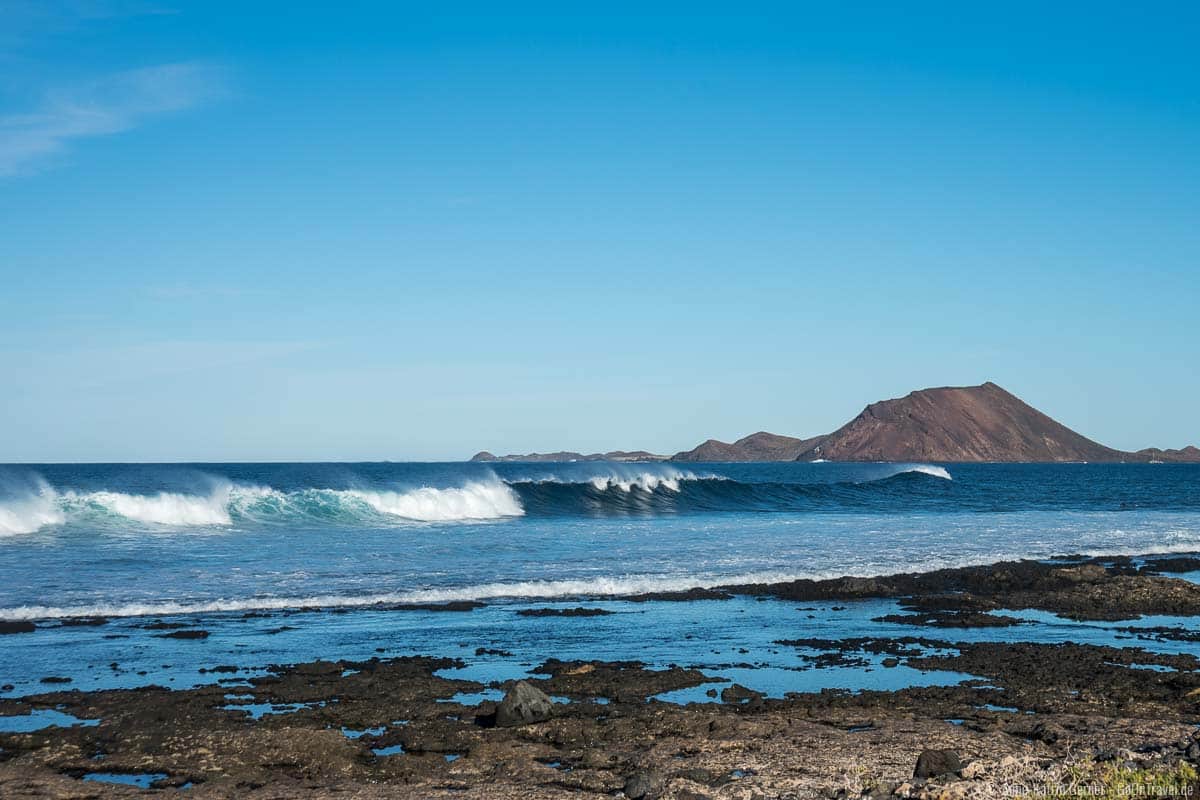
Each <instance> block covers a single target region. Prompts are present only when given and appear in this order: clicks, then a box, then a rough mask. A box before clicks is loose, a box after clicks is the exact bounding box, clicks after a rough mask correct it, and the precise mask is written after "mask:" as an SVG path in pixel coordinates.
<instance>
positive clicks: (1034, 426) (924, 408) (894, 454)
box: [472, 382, 1200, 463]
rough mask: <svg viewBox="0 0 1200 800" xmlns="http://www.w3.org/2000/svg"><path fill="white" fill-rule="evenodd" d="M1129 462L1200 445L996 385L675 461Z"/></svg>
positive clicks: (1179, 458)
mask: <svg viewBox="0 0 1200 800" xmlns="http://www.w3.org/2000/svg"><path fill="white" fill-rule="evenodd" d="M817 459H825V460H827V461H1035V462H1037V461H1050V462H1053V461H1132V462H1143V463H1144V462H1150V461H1154V462H1158V461H1164V462H1183V461H1190V462H1200V448H1196V447H1184V448H1182V449H1180V450H1161V449H1159V448H1157V447H1151V448H1146V449H1145V450H1138V451H1137V452H1136V453H1127V452H1124V451H1122V450H1114V449H1113V448H1111V447H1105V446H1104V445H1102V444H1099V443H1098V442H1094V441H1092V440H1091V439H1088V438H1087V437H1086V436H1083V435H1081V434H1078V433H1076V432H1075V431H1073V430H1071V429H1070V428H1068V427H1066V426H1065V425H1063V424H1061V423H1059V422H1056V421H1054V420H1053V419H1051V418H1050V417H1048V416H1046V415H1045V414H1043V413H1042V412H1040V411H1038V410H1037V409H1036V408H1034V407H1033V406H1031V405H1029V404H1028V403H1026V402H1024V401H1023V400H1021V399H1020V398H1018V397H1016V396H1014V395H1012V394H1010V393H1009V392H1006V391H1005V390H1004V389H1001V388H1000V387H999V386H997V385H996V384H994V383H991V382H988V383H985V384H982V385H981V386H945V387H941V388H938V389H921V390H919V391H916V392H912V393H910V394H908V395H907V396H905V397H899V398H896V399H894V400H881V401H880V402H878V403H872V404H871V405H869V406H867V407H866V408H865V409H863V411H862V413H861V414H859V415H858V416H857V417H855V418H854V419H852V420H850V421H849V422H848V423H846V424H845V425H843V426H842V427H840V428H838V429H837V430H836V431H834V432H833V433H830V434H827V435H825V436H814V437H812V438H810V439H797V438H794V437H791V436H779V435H777V434H774V433H767V432H765V431H759V432H758V433H752V434H750V435H749V436H746V437H744V438H741V439H738V440H737V441H736V442H732V443H730V442H721V441H718V440H716V439H709V440H708V441H706V442H704V443H703V444H701V445H699V446H698V447H695V448H693V449H691V450H686V451H684V452H682V453H676V454H675V455H673V456H671V458H670V459H669V460H671V461H815V460H817ZM601 460H603V461H661V460H664V459H663V457H662V456H656V455H653V454H652V453H647V452H644V451H635V452H632V453H629V452H623V451H615V452H611V453H594V454H592V455H582V454H580V453H546V454H539V453H530V454H528V455H523V456H515V455H513V456H499V457H497V456H494V455H492V454H491V453H487V452H484V453H479V454H478V455H476V456H475V457H474V458H473V459H472V461H601Z"/></svg>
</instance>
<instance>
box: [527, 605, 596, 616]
mask: <svg viewBox="0 0 1200 800" xmlns="http://www.w3.org/2000/svg"><path fill="white" fill-rule="evenodd" d="M613 613H616V612H613V611H609V610H607V609H603V608H584V607H582V606H580V607H578V608H522V609H521V610H519V611H518V612H517V616H518V617H605V616H608V615H609V614H613Z"/></svg>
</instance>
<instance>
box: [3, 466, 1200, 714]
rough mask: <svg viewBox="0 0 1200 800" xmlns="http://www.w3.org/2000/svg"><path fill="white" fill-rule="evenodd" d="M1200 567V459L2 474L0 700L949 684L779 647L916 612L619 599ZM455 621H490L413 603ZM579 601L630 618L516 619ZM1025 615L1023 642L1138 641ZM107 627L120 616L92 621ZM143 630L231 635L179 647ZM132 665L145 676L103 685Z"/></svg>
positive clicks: (454, 616)
mask: <svg viewBox="0 0 1200 800" xmlns="http://www.w3.org/2000/svg"><path fill="white" fill-rule="evenodd" d="M1197 551H1200V465H1182V464H1181V465H1171V464H1162V465H1148V464H1138V465H1132V464H1131V465H1120V464H1056V465H1026V464H1013V465H999V464H940V465H939V464H873V463H872V464H845V463H780V464H687V465H682V464H680V465H675V464H649V463H647V464H640V463H639V464H632V463H626V464H613V463H599V462H577V463H545V464H541V463H489V464H479V463H434V464H411V463H370V464H313V463H296V464H282V463H281V464H170V465H155V464H136V465H135V464H86V465H82V464H81V465H61V464H54V465H11V466H4V467H0V620H5V621H10V622H11V621H34V622H36V623H37V625H38V627H37V630H36V631H35V632H33V633H29V634H21V635H16V636H6V637H3V638H2V639H0V684H9V685H11V686H12V688H11V689H9V690H7V691H8V692H9V693H10V694H11V695H20V694H23V693H29V692H33V691H37V690H39V687H38V681H39V680H40V678H42V677H44V676H46V675H65V676H67V677H70V678H71V679H72V680H73V682H74V687H76V688H81V689H87V688H105V687H113V686H133V685H145V684H147V683H151V682H158V683H163V684H167V685H175V686H190V685H195V684H197V683H203V682H205V681H211V680H213V678H212V677H210V676H208V673H207V672H206V671H204V670H205V668H206V667H211V666H213V665H214V664H217V663H223V662H232V663H235V664H238V665H240V666H242V667H244V668H246V669H260V668H266V667H267V666H269V665H270V664H276V663H296V662H298V661H302V660H305V659H311V658H318V657H321V658H369V657H371V656H372V655H377V654H381V653H387V654H393V655H394V654H403V653H420V654H427V655H452V656H454V657H462V658H464V659H465V661H466V662H467V664H466V666H465V667H464V669H465V670H467V674H469V675H478V676H479V677H486V678H487V679H488V680H499V679H504V678H508V677H512V676H513V675H516V674H521V673H522V672H523V671H526V670H528V669H529V668H530V667H532V666H533V665H534V664H535V663H536V661H535V660H536V659H537V658H539V657H545V656H546V655H554V656H556V657H559V658H567V657H574V658H638V659H642V660H646V661H648V662H651V663H660V664H663V665H665V664H669V663H681V664H693V665H697V666H701V667H704V668H706V669H725V670H726V671H728V670H730V669H749V670H752V671H753V670H757V672H756V673H755V674H753V675H740V676H739V680H740V682H742V683H744V684H746V685H753V684H755V682H756V681H757V684H758V685H759V686H762V687H764V690H767V689H769V690H770V691H772V692H775V693H776V694H778V693H782V692H785V691H798V690H802V689H805V688H823V687H826V686H838V685H843V684H844V685H845V686H846V687H847V688H863V687H868V686H877V688H887V686H891V685H893V684H896V683H897V682H899V683H900V684H905V682H907V684H908V685H911V684H912V683H913V682H920V681H922V680H928V679H930V676H920V675H915V674H913V675H908V674H904V671H903V670H901V671H897V670H887V671H886V672H887V673H888V674H887V676H886V677H883V676H881V674H872V671H871V670H867V671H865V672H864V671H863V670H862V669H859V670H856V671H855V670H851V671H849V672H845V673H844V674H843V673H837V671H836V670H834V671H824V672H823V673H822V674H819V675H818V674H816V673H814V672H813V671H805V670H799V669H795V667H796V666H797V665H796V664H794V663H792V659H794V658H795V648H791V649H788V650H787V652H786V653H785V652H783V651H781V650H780V649H779V648H773V647H772V645H771V642H772V641H774V640H776V639H780V638H796V637H797V636H799V635H818V634H819V635H824V636H829V637H843V636H847V635H851V634H855V633H857V634H875V635H882V634H883V633H887V634H888V635H905V634H907V633H911V631H910V630H905V629H904V626H887V625H884V624H881V623H879V622H876V621H874V620H876V619H877V618H879V617H881V616H883V615H886V614H887V613H889V609H894V607H895V603H894V602H891V601H872V602H867V603H858V604H854V606H853V607H852V608H849V609H842V610H840V611H833V610H830V608H828V607H822V608H819V609H813V610H811V613H805V614H800V613H798V610H797V608H796V604H794V603H785V602H781V601H767V602H756V601H755V600H754V599H753V598H751V599H746V598H737V599H734V600H728V601H723V602H707V603H704V602H699V603H666V602H663V603H633V602H630V601H628V600H626V599H622V598H623V596H628V595H633V594H638V593H645V592H653V591H666V590H681V589H687V588H691V587H696V586H717V585H721V584H730V583H752V582H773V581H780V580H788V579H793V578H822V577H834V576H841V575H860V576H870V575H880V574H888V573H895V572H919V571H928V570H932V569H937V568H942V567H954V566H965V565H972V564H989V563H993V562H996V561H999V560H1005V559H1019V558H1032V559H1049V558H1053V557H1056V556H1062V555H1070V554H1083V555H1120V554H1162V553H1194V552H1197ZM1193 577H1194V576H1193ZM450 601H478V602H481V603H483V604H485V605H483V606H482V607H479V608H475V609H474V610H471V611H463V612H457V613H454V612H446V611H439V610H429V609H416V610H411V611H405V610H404V608H405V607H411V606H412V605H413V604H438V603H446V602H450ZM580 604H584V605H589V606H592V607H595V608H602V609H605V610H608V611H612V612H613V613H612V614H610V615H606V616H598V617H593V618H563V617H546V618H533V617H527V616H521V615H518V614H516V613H515V612H516V611H517V610H520V609H528V608H531V607H541V608H555V609H561V608H567V607H574V606H578V605H580ZM1027 616H1028V617H1029V623H1030V624H1029V626H1026V627H1023V628H1022V630H1021V634H1020V635H1021V638H1022V639H1023V640H1026V641H1028V640H1030V639H1031V638H1034V639H1036V638H1039V637H1041V638H1043V639H1047V640H1069V639H1071V638H1072V637H1074V638H1075V639H1079V638H1083V639H1086V640H1089V641H1103V642H1111V641H1113V640H1114V638H1115V637H1119V635H1120V634H1119V631H1118V629H1117V627H1116V626H1112V625H1109V626H1106V625H1103V624H1098V623H1096V624H1089V625H1082V624H1080V623H1070V622H1067V621H1064V620H1059V619H1057V618H1054V617H1053V615H1047V614H1042V615H1037V614H1031V615H1027ZM95 617H102V618H104V620H106V624H104V625H100V624H97V625H79V624H71V623H72V621H75V622H78V620H79V618H95ZM1155 619H1157V620H1158V621H1159V622H1160V623H1161V622H1162V620H1163V619H1164V618H1155ZM1150 621H1151V622H1152V621H1154V620H1150ZM147 623H163V625H164V626H169V625H171V624H176V625H179V626H186V627H189V628H203V629H204V631H205V632H206V633H208V634H209V636H208V637H207V638H205V639H203V640H196V641H187V640H180V639H176V638H168V637H164V636H163V635H162V633H161V631H162V630H163V629H164V627H158V628H155V627H150V628H147V627H146V626H147ZM1126 624H1128V623H1126ZM1031 630H1033V631H1034V632H1033V633H1031ZM687 632H690V633H691V634H692V635H691V636H688V635H687ZM701 633H702V635H697V634H701ZM1006 635H1009V634H1007V633H1006V632H1004V631H1003V630H999V631H997V630H990V629H989V630H983V631H970V632H967V633H965V634H963V636H988V637H993V638H994V637H1003V636H1006ZM959 638H962V637H959ZM1156 646H1159V647H1162V648H1166V649H1168V650H1169V649H1171V648H1173V647H1177V645H1175V644H1170V643H1160V644H1159V645H1156ZM480 649H482V650H489V649H496V650H502V651H504V652H506V653H507V654H508V655H507V656H504V657H500V656H492V655H484V656H477V655H475V651H476V650H480ZM740 650H744V651H746V652H745V653H743V654H741V655H739V656H737V657H733V656H731V654H732V653H736V652H737V651H740ZM773 650H774V651H775V652H772V651H773ZM110 662H120V663H121V667H120V668H119V669H114V670H102V669H98V668H97V666H98V665H104V664H108V663H110ZM732 664H741V666H739V667H733V666H731V665H732ZM475 665H478V666H475ZM472 669H475V670H477V672H475V673H472V672H471V670H472ZM908 672H913V671H912V670H908ZM835 673H837V674H835ZM723 674H724V673H723ZM934 677H935V679H939V680H940V679H941V678H938V677H937V676H934ZM942 677H945V676H942ZM950 677H953V676H950ZM947 679H949V678H947ZM814 681H815V683H814ZM831 681H832V683H831ZM881 681H882V682H883V683H881Z"/></svg>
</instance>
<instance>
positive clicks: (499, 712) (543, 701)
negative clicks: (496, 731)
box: [496, 681, 554, 728]
mask: <svg viewBox="0 0 1200 800" xmlns="http://www.w3.org/2000/svg"><path fill="white" fill-rule="evenodd" d="M553 714H554V703H553V702H552V701H551V700H550V698H549V697H548V696H547V695H546V693H545V692H543V691H542V690H541V689H539V688H537V687H536V686H532V685H530V684H529V683H526V682H525V681H520V682H518V683H517V685H516V686H514V687H513V688H511V689H509V690H508V694H506V695H504V699H503V700H501V701H500V704H499V705H498V706H496V726H497V727H500V728H511V727H515V726H517V725H530V724H532V723H534V722H545V721H546V720H548V719H550V717H551V716H552V715H553Z"/></svg>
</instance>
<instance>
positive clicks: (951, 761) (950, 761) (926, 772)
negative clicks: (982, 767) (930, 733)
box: [913, 750, 962, 778]
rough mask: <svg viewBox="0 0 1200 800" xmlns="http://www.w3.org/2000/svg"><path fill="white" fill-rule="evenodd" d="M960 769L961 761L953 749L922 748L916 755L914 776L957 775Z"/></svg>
mask: <svg viewBox="0 0 1200 800" xmlns="http://www.w3.org/2000/svg"><path fill="white" fill-rule="evenodd" d="M960 771H962V762H960V761H959V760H958V753H956V752H954V751H953V750H922V751H921V755H920V756H918V757H917V767H916V769H914V770H913V777H914V778H936V777H938V776H940V775H957V774H958V773H959V772H960Z"/></svg>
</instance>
